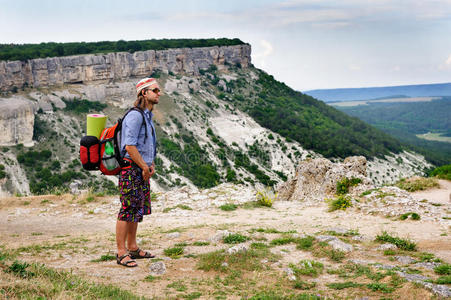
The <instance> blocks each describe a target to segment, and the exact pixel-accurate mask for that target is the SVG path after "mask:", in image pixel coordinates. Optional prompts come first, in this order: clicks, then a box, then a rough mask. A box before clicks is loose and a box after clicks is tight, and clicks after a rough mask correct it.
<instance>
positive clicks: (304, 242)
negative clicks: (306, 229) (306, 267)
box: [296, 236, 315, 250]
mask: <svg viewBox="0 0 451 300" xmlns="http://www.w3.org/2000/svg"><path fill="white" fill-rule="evenodd" d="M314 240H315V238H314V237H313V236H306V237H304V238H301V239H299V240H298V242H297V246H296V248H297V249H301V250H306V249H309V248H311V247H312V246H313V241H314Z"/></svg>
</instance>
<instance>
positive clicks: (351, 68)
mask: <svg viewBox="0 0 451 300" xmlns="http://www.w3.org/2000/svg"><path fill="white" fill-rule="evenodd" d="M348 69H349V70H351V71H360V70H361V69H362V68H361V67H360V66H358V65H349V66H348Z"/></svg>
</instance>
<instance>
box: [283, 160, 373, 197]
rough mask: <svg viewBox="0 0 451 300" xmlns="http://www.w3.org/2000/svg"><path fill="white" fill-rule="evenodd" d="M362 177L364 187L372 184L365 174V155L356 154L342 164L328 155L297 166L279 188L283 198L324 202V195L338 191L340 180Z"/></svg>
mask: <svg viewBox="0 0 451 300" xmlns="http://www.w3.org/2000/svg"><path fill="white" fill-rule="evenodd" d="M345 177H346V178H349V179H351V178H359V179H361V184H360V185H362V186H365V187H366V188H367V189H369V188H371V187H372V184H371V180H370V179H369V178H367V177H366V158H365V157H363V156H354V157H348V158H346V159H345V160H344V161H343V162H342V163H333V162H331V161H330V160H328V159H325V158H316V159H310V160H306V161H302V162H301V163H300V164H299V165H298V166H297V168H296V175H295V176H294V178H292V179H290V180H288V181H287V182H286V183H284V184H283V185H281V187H280V188H279V189H278V193H279V198H280V199H282V200H296V201H306V200H309V199H312V200H316V201H318V200H320V201H322V200H323V199H324V197H326V196H331V195H334V194H335V193H336V187H337V182H338V181H340V180H342V179H343V178H345Z"/></svg>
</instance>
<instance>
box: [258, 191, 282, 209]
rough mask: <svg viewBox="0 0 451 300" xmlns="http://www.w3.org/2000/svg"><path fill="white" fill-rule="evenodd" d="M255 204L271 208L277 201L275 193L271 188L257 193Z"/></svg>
mask: <svg viewBox="0 0 451 300" xmlns="http://www.w3.org/2000/svg"><path fill="white" fill-rule="evenodd" d="M256 196H257V202H258V203H259V204H260V205H261V206H266V207H272V205H273V203H274V201H276V200H277V193H274V191H273V190H272V189H271V188H266V189H264V190H260V191H257V195H256Z"/></svg>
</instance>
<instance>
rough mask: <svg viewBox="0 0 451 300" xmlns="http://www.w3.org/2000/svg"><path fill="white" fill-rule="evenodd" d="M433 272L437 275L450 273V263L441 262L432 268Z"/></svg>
mask: <svg viewBox="0 0 451 300" xmlns="http://www.w3.org/2000/svg"><path fill="white" fill-rule="evenodd" d="M434 272H435V273H437V274H439V275H451V265H450V264H441V265H440V266H437V267H435V268H434Z"/></svg>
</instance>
